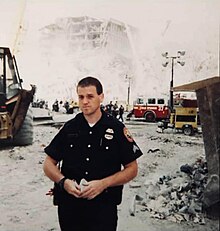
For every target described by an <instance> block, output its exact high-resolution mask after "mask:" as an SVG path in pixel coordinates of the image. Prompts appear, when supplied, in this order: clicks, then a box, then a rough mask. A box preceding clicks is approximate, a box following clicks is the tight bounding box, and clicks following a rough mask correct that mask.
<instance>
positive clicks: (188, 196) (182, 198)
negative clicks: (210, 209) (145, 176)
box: [140, 159, 208, 224]
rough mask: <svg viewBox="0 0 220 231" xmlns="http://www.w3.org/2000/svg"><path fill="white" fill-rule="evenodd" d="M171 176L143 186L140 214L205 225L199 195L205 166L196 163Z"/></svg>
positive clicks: (204, 174)
mask: <svg viewBox="0 0 220 231" xmlns="http://www.w3.org/2000/svg"><path fill="white" fill-rule="evenodd" d="M180 171H181V172H184V173H183V174H185V175H182V173H180V172H179V171H177V172H176V175H174V176H165V175H164V176H161V177H159V179H158V181H157V182H156V183H152V182H149V183H148V184H145V185H144V187H146V190H145V197H141V198H142V200H141V203H140V205H141V207H142V208H141V211H143V212H144V211H148V212H150V213H151V215H150V216H151V217H153V218H156V219H167V220H170V221H173V222H176V223H181V222H184V221H192V222H194V223H198V224H205V220H204V214H203V208H202V200H201V199H202V195H203V193H204V190H205V188H206V185H207V178H208V176H207V173H208V172H207V164H206V162H205V160H204V159H198V160H197V161H196V163H195V164H193V165H189V164H185V165H183V166H181V167H180Z"/></svg>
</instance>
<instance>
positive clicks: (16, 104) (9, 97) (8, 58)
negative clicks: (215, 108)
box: [0, 47, 35, 145]
mask: <svg viewBox="0 0 220 231" xmlns="http://www.w3.org/2000/svg"><path fill="white" fill-rule="evenodd" d="M22 82H23V81H22V79H21V78H20V75H19V72H18V67H17V63H16V59H15V56H13V55H12V54H11V51H10V49H9V48H8V47H0V143H10V144H13V145H29V144H32V142H33V115H32V112H31V110H30V107H29V106H30V103H31V102H32V100H33V96H34V93H35V86H31V89H30V90H25V89H23V87H22Z"/></svg>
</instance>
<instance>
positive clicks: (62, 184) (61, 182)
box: [57, 176, 67, 191]
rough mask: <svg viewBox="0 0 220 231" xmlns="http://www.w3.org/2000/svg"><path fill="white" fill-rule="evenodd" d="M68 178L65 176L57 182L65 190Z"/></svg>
mask: <svg viewBox="0 0 220 231" xmlns="http://www.w3.org/2000/svg"><path fill="white" fill-rule="evenodd" d="M66 179H67V177H65V176H64V177H63V178H62V179H61V180H60V181H59V182H58V183H57V184H58V186H59V188H60V190H61V191H64V190H65V189H64V182H65V180H66Z"/></svg>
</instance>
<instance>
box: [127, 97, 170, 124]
mask: <svg viewBox="0 0 220 231" xmlns="http://www.w3.org/2000/svg"><path fill="white" fill-rule="evenodd" d="M131 117H134V118H143V119H145V120H146V121H147V122H155V121H158V120H162V119H168V118H169V117H170V110H169V107H168V105H167V104H166V103H165V99H164V98H148V99H147V100H146V101H145V100H144V98H143V97H139V98H137V100H135V102H134V105H133V109H132V111H130V112H129V113H128V115H127V119H130V118H131Z"/></svg>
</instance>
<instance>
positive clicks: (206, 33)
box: [0, 0, 220, 102]
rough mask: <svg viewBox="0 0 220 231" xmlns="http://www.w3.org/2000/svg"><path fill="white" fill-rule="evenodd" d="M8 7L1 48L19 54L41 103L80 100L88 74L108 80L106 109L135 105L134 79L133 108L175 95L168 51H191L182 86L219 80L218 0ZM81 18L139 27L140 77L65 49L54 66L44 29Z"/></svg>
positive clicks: (113, 60)
mask: <svg viewBox="0 0 220 231" xmlns="http://www.w3.org/2000/svg"><path fill="white" fill-rule="evenodd" d="M0 6H1V9H4V10H2V12H4V13H2V14H1V15H0V19H1V22H0V25H1V31H2V33H1V37H0V42H1V43H0V46H2V45H6V46H10V47H11V48H13V49H14V50H15V53H16V56H17V59H18V60H17V61H18V65H19V70H20V72H21V76H22V78H23V79H24V82H25V84H26V85H27V84H29V83H32V84H36V85H37V94H38V95H37V96H38V98H44V99H46V100H49V101H50V102H52V101H53V100H54V99H55V98H59V97H61V96H63V98H69V97H75V84H76V82H77V81H78V80H79V79H80V78H82V77H84V76H86V75H93V76H97V77H99V78H100V79H101V80H102V82H103V84H104V89H105V93H106V102H107V101H109V100H121V101H126V100H127V88H128V83H127V82H126V81H125V75H126V74H128V75H132V76H131V77H132V82H131V101H130V102H132V100H133V99H134V98H135V97H136V96H138V95H147V96H162V95H163V96H168V94H169V82H170V78H171V65H170V64H169V65H168V66H167V67H166V68H164V67H162V63H163V62H164V61H165V60H164V58H163V57H162V56H161V53H163V52H165V51H168V52H169V54H170V55H174V56H175V55H176V54H177V51H178V50H185V51H186V55H185V56H184V58H183V60H184V61H185V63H186V64H185V66H183V67H181V66H180V65H175V67H174V85H180V84H184V83H188V82H191V81H195V80H198V79H204V78H208V77H212V76H217V75H219V9H220V1H218V0H211V1H210V0H194V1H192V0H184V1H180V0H172V1H171V0H170V1H169V0H108V1H107V0H99V1H98V0H80V1H78V0H53V1H52V0H51V1H50V0H27V1H24V0H23V1H21V0H20V1H13V0H7V1H6V0H0ZM78 16H89V17H95V18H104V19H110V18H113V19H116V20H119V21H122V22H125V23H128V24H129V25H132V26H134V27H136V28H138V29H139V30H140V38H141V42H140V43H139V44H138V49H137V50H136V51H135V53H134V57H133V61H134V63H135V65H136V69H135V70H136V71H135V73H132V74H131V73H129V70H128V69H129V67H127V66H126V64H124V63H123V61H122V60H121V59H120V57H118V56H114V57H112V56H109V55H108V54H106V53H104V52H101V51H100V53H99V55H98V54H97V52H95V51H87V52H84V53H81V52H79V53H76V54H75V55H74V56H71V57H68V56H66V54H65V53H64V52H63V51H62V50H61V49H59V45H58V46H57V48H56V50H55V51H54V54H55V55H54V56H53V57H51V58H50V61H51V64H50V66H48V64H47V63H45V59H44V57H42V55H41V52H40V50H41V49H40V47H39V37H40V31H39V29H40V28H42V27H44V26H46V25H48V24H51V23H55V21H56V19H57V18H60V17H78ZM20 22H21V25H22V28H21V29H20V30H18V25H19V24H20ZM18 31H19V33H17V32H18ZM60 42H61V43H65V41H60ZM126 68H127V69H126Z"/></svg>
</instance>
